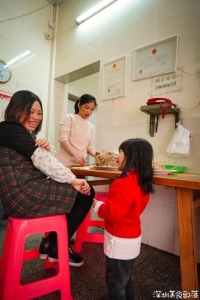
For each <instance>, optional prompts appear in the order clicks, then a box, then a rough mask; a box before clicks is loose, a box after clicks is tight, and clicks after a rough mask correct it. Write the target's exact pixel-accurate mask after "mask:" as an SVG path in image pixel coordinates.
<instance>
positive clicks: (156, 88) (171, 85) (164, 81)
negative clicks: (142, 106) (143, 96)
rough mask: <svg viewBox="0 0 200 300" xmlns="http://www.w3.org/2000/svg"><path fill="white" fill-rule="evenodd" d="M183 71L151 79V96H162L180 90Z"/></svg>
mask: <svg viewBox="0 0 200 300" xmlns="http://www.w3.org/2000/svg"><path fill="white" fill-rule="evenodd" d="M182 78H183V70H182V69H179V70H177V71H176V72H175V73H171V74H165V75H161V76H158V77H154V78H152V79H151V80H152V84H151V95H152V96H157V95H163V94H168V93H172V92H177V91H181V90H182Z"/></svg>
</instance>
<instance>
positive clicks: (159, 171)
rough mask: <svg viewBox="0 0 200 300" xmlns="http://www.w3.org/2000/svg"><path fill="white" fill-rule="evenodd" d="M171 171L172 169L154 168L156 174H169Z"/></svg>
mask: <svg viewBox="0 0 200 300" xmlns="http://www.w3.org/2000/svg"><path fill="white" fill-rule="evenodd" d="M169 173H171V171H170V170H154V174H155V175H156V174H160V175H167V174H169Z"/></svg>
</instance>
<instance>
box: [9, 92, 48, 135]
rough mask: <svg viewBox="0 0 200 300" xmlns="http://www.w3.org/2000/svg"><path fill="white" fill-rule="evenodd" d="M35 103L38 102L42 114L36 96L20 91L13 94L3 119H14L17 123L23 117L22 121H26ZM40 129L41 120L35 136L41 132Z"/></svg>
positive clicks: (38, 99)
mask: <svg viewBox="0 0 200 300" xmlns="http://www.w3.org/2000/svg"><path fill="white" fill-rule="evenodd" d="M35 101H38V102H39V104H40V106H41V110H42V114H43V108H42V102H41V100H40V98H39V97H38V96H37V95H35V94H34V93H32V92H30V91H26V90H21V91H18V92H16V93H14V94H13V96H12V98H11V99H10V102H9V104H8V106H7V107H6V110H5V112H4V119H5V120H6V119H8V118H14V119H16V120H18V121H19V119H20V117H21V116H24V120H23V121H27V120H28V119H29V117H30V113H31V108H32V106H33V103H34V102H35ZM41 127H42V120H41V122H40V123H39V125H38V126H37V127H36V129H35V134H37V133H38V132H39V131H40V130H41Z"/></svg>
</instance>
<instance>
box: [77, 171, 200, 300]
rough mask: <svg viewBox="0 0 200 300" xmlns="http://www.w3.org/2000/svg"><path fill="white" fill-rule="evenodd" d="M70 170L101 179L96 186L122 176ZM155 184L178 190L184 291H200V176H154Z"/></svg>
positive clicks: (94, 181) (106, 172)
mask: <svg viewBox="0 0 200 300" xmlns="http://www.w3.org/2000/svg"><path fill="white" fill-rule="evenodd" d="M71 171H72V172H73V173H74V174H75V175H82V176H93V177H98V179H97V180H91V181H89V182H90V184H91V185H93V186H96V185H104V184H110V183H111V182H112V180H113V179H115V178H116V177H118V176H119V175H120V172H119V171H106V170H95V169H91V168H90V167H72V168H71ZM100 178H106V180H105V179H100ZM153 183H154V184H158V185H163V186H173V187H175V188H176V192H177V207H178V230H179V248H180V267H181V285H182V291H187V292H188V293H189V292H191V291H198V275H197V259H196V240H195V228H194V209H195V208H197V207H198V206H200V197H199V198H198V197H196V198H197V199H196V200H193V190H200V174H186V173H177V174H174V173H173V174H169V175H155V176H154V179H153ZM188 299H192V298H188Z"/></svg>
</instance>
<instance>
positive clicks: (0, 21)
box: [0, 4, 50, 23]
mask: <svg viewBox="0 0 200 300" xmlns="http://www.w3.org/2000/svg"><path fill="white" fill-rule="evenodd" d="M49 5H50V4H47V5H45V6H42V7H40V8H38V9H36V10H33V11H31V12H29V13H26V14H24V15H21V16H17V17H14V18H11V19H7V20H0V23H2V22H7V21H11V20H15V19H18V18H22V17H24V16H27V15H30V14H33V13H34V12H36V11H38V10H41V9H43V8H44V7H47V6H49Z"/></svg>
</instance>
